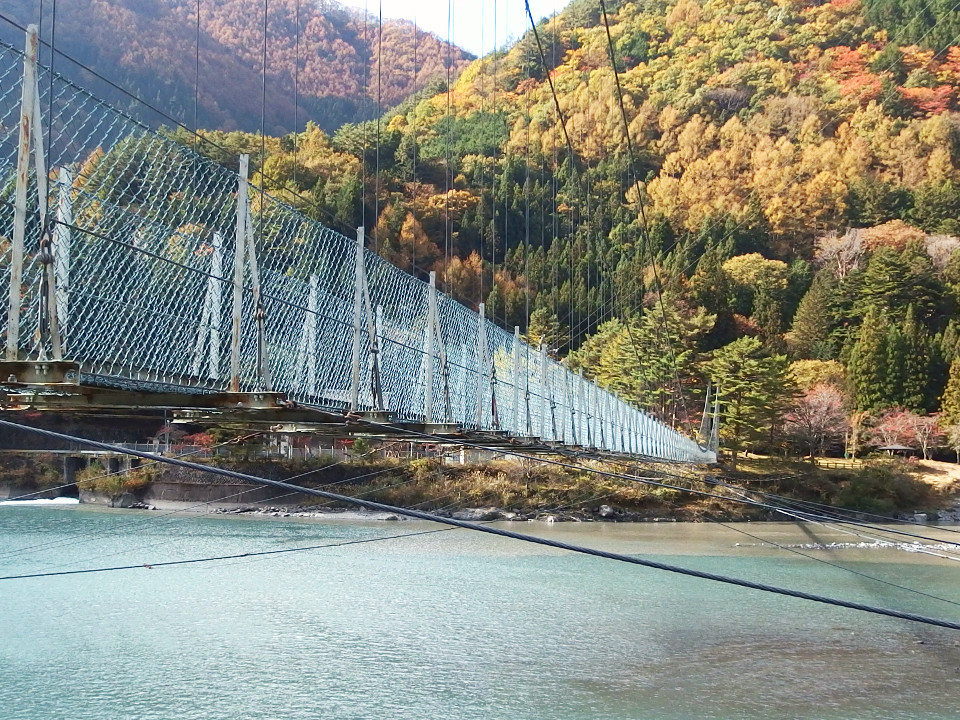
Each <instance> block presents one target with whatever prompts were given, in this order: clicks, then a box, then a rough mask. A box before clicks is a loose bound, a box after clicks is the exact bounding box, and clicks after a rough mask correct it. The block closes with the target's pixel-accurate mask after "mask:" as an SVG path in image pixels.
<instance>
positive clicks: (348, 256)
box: [0, 27, 716, 463]
mask: <svg viewBox="0 0 960 720" xmlns="http://www.w3.org/2000/svg"><path fill="white" fill-rule="evenodd" d="M18 95H19V98H18ZM41 108H46V110H47V116H46V118H44V116H42V114H41ZM44 120H46V123H47V131H48V132H47V136H48V143H47V147H44V138H43V135H44V133H43V132H41V129H42V128H43V126H44ZM15 130H16V132H15ZM31 159H32V163H31ZM48 167H49V168H50V169H53V170H54V171H53V173H52V174H51V173H50V172H49V170H48ZM248 173H249V157H248V156H241V157H240V161H239V171H232V170H229V169H227V168H225V167H222V166H221V165H218V164H217V163H215V162H213V161H212V160H210V159H208V158H205V157H203V156H201V155H199V154H198V153H196V152H194V151H193V150H191V149H190V148H187V147H184V146H182V145H180V144H178V143H176V142H174V141H173V140H172V139H171V138H169V137H167V136H166V135H164V134H163V133H162V132H157V131H154V130H152V129H151V128H149V127H147V126H146V125H144V124H142V123H140V122H138V121H136V120H135V119H133V118H132V117H130V116H128V115H126V114H124V113H123V112H121V111H119V110H117V109H115V108H112V107H110V106H109V105H107V104H106V103H104V102H102V101H100V100H99V99H97V98H96V97H94V96H93V95H92V94H90V93H89V92H87V91H85V90H83V89H82V88H80V87H78V86H76V85H74V84H73V83H72V82H71V81H69V80H67V79H65V78H64V77H62V76H60V75H58V74H51V72H50V71H49V69H47V68H45V67H43V66H42V65H40V64H38V62H37V33H36V28H35V27H31V28H30V29H29V30H28V33H27V43H26V50H25V51H20V50H17V49H16V48H13V47H10V46H7V45H0V178H2V179H3V181H4V187H5V188H7V189H11V188H12V189H13V190H14V202H13V203H12V204H11V203H10V202H9V201H8V200H6V198H7V197H9V192H5V193H4V195H3V196H2V197H0V266H2V269H3V272H0V293H3V291H4V290H6V294H7V296H8V305H7V312H6V314H5V316H3V317H0V329H2V332H3V334H4V336H5V340H6V343H5V347H6V351H5V359H4V360H3V361H2V362H0V409H3V410H7V411H13V410H22V409H31V410H42V411H57V412H74V413H84V414H104V415H120V416H130V415H145V416H150V417H154V416H157V415H158V414H159V415H162V414H164V413H173V416H174V417H176V418H179V419H182V420H186V421H192V422H197V423H218V424H219V423H237V424H243V425H244V426H262V427H272V428H281V429H283V430H284V431H288V432H294V431H303V432H313V433H328V434H337V435H343V434H350V433H354V434H367V435H382V436H388V435H394V436H396V435H402V436H404V438H405V439H416V438H417V437H422V438H424V439H426V438H427V437H428V436H429V437H430V438H432V440H431V441H432V442H436V441H437V440H436V436H440V437H442V438H445V439H449V441H450V442H451V443H455V442H468V441H469V442H472V443H477V444H479V445H483V446H484V447H505V446H509V447H513V448H523V449H525V450H529V451H535V452H551V453H557V452H564V453H571V454H589V455H602V454H622V455H630V456H638V457H646V458H650V459H655V460H659V461H668V462H679V463H711V462H714V461H715V459H716V444H715V443H716V433H715V430H714V431H710V430H709V428H707V430H706V432H705V435H704V437H705V440H704V443H703V445H702V446H701V445H699V444H698V443H697V442H695V441H694V440H692V439H691V438H688V437H686V436H684V435H682V434H680V433H679V432H677V431H675V430H674V429H672V428H670V427H668V426H666V425H664V424H663V423H660V422H658V421H657V420H655V419H654V418H653V417H651V416H650V415H649V414H647V413H645V412H643V411H642V410H639V409H637V408H635V407H633V406H631V405H629V404H628V403H626V402H624V401H623V400H622V399H621V398H619V397H617V396H616V394H613V393H610V392H607V391H605V390H603V389H602V388H600V387H599V386H598V385H597V384H596V383H595V382H590V381H588V380H587V379H585V378H584V377H583V375H582V374H574V373H572V372H570V371H569V370H568V369H567V368H566V367H564V366H563V365H562V364H561V363H558V362H556V361H554V360H553V359H552V358H550V357H549V356H548V354H547V352H546V348H545V347H543V346H541V347H539V348H533V347H531V346H529V345H527V344H526V343H524V342H522V340H521V339H520V333H519V328H514V332H513V333H508V332H506V331H504V330H503V329H501V328H499V327H497V326H496V325H494V324H493V323H491V322H489V321H488V320H487V319H486V316H485V312H484V307H483V305H481V306H480V309H479V313H474V312H472V311H470V310H468V309H467V308H466V307H464V306H463V305H460V304H459V303H457V302H456V301H454V300H452V299H451V298H449V297H447V296H446V295H444V294H442V293H439V292H438V291H437V288H436V281H435V276H434V275H433V274H432V273H431V276H430V281H429V283H424V282H422V281H420V280H418V279H416V278H414V277H411V276H409V275H407V274H406V273H404V272H402V271H401V270H399V269H398V268H396V267H394V266H393V265H391V264H389V263H388V262H386V261H385V260H383V259H382V258H380V257H379V256H377V255H375V254H374V253H371V252H369V251H368V250H366V248H365V233H364V229H363V228H358V229H357V235H356V238H354V239H351V238H347V237H345V236H343V235H341V234H339V233H337V232H335V231H333V230H331V229H330V228H327V227H325V226H324V225H322V224H320V223H318V222H316V221H313V220H311V219H309V218H307V217H306V216H304V215H302V214H301V213H299V212H297V211H296V210H295V209H294V208H292V207H290V206H289V205H287V204H285V203H283V202H282V201H280V200H278V199H277V198H275V197H272V196H271V195H269V194H268V193H266V192H265V191H264V190H263V189H262V188H259V187H255V186H252V185H251V184H250V182H249V180H248ZM51 176H52V177H54V178H55V181H54V182H52V183H51V182H48V178H50V177H51ZM231 257H232V259H233V263H232V266H231V265H230V263H229V259H230V258H231ZM228 303H229V305H230V306H229V308H228V307H227V306H228ZM714 425H715V423H714ZM702 432H703V431H702Z"/></svg>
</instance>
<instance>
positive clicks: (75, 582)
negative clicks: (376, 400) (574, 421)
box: [0, 506, 960, 720]
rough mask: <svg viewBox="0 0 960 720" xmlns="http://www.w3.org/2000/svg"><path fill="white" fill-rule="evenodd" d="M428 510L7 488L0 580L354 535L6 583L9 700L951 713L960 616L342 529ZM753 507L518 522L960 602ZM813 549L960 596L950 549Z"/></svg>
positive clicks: (143, 712) (764, 574)
mask: <svg viewBox="0 0 960 720" xmlns="http://www.w3.org/2000/svg"><path fill="white" fill-rule="evenodd" d="M432 527H433V526H430V525H428V524H425V523H415V522H384V521H360V520H352V521H347V520H344V519H332V520H289V519H288V520H275V519H269V518H252V517H247V516H199V517H198V516H185V515H183V514H176V513H174V514H164V513H161V512H136V511H106V510H95V509H90V508H87V507H86V506H72V507H69V506H67V507H61V506H55V507H23V506H19V507H16V506H14V507H11V506H2V507H0V576H8V575H13V574H21V573H32V572H51V571H62V570H72V569H81V568H95V567H104V566H117V565H126V564H137V565H141V564H150V565H152V564H154V563H159V562H163V561H170V560H183V559H190V558H201V557H208V556H221V555H233V554H239V553H248V552H263V551H267V550H277V549H286V548H290V547H298V546H305V545H329V544H340V545H339V546H337V547H327V548H323V549H316V550H311V551H306V552H295V553H288V554H279V555H270V556H262V557H255V558H251V557H247V558H242V559H235V560H229V561H219V562H212V563H202V564H194V565H179V566H174V567H153V568H147V567H141V568H138V569H135V570H126V571H117V572H105V573H92V574H82V575H66V576H56V577H45V578H35V579H21V580H3V581H0V621H2V626H0V628H2V629H0V717H2V718H4V720H40V719H43V720H49V719H53V718H56V719H60V718H64V719H67V718H68V719H69V720H88V719H89V720H107V719H109V720H114V719H116V720H121V719H123V720H130V719H132V718H136V719H138V720H188V719H189V720H194V719H200V720H208V719H209V720H225V719H227V718H230V719H233V718H284V719H299V718H348V719H356V720H360V719H364V720H366V719H369V720H374V719H376V720H384V719H406V718H410V719H414V718H416V719H432V718H444V719H450V720H461V719H462V720H467V719H471V720H472V719H477V720H479V719H481V718H482V719H484V720H487V719H493V718H509V719H511V720H519V719H530V720H540V719H543V720H547V719H549V720H573V719H575V718H576V719H580V718H584V719H585V718H598V719H599V718H604V719H618V718H643V719H644V720H658V719H664V720H667V719H670V720H675V719H677V720H679V719H681V718H683V719H687V718H690V719H693V718H698V719H699V718H716V719H722V720H727V719H731V720H733V719H737V720H753V719H754V718H756V719H760V718H763V719H767V718H818V719H822V720H833V719H839V718H870V719H871V720H872V719H875V718H887V719H893V718H924V719H934V718H944V719H946V718H951V719H952V718H955V717H957V712H958V710H957V707H958V704H960V632H957V631H951V630H942V629H937V628H931V627H927V626H922V625H918V624H915V623H910V622H906V621H901V620H895V619H890V618H884V617H877V616H872V615H867V614H865V613H862V612H857V611H852V610H846V609H840V608H834V607H829V606H824V605H818V604H813V603H809V602H805V601H801V600H796V599H792V598H786V597H780V596H774V595H768V594H764V593H761V592H758V591H753V590H745V589H739V588H735V587H730V586H724V585H720V584H717V583H713V582H709V581H705V580H699V579H693V578H687V577H682V576H677V575H672V574H669V573H665V572H662V571H656V570H651V569H647V568H642V567H636V566H632V565H626V564H623V563H618V562H613V561H609V560H603V559H598V558H593V557H585V556H580V555H574V554H571V553H567V552H561V551H554V550H551V549H548V548H543V547H537V546H532V545H527V544H522V543H519V542H516V541H511V540H506V539H502V538H496V537H490V536H484V535H480V534H476V533H471V532H469V531H465V530H452V531H445V532H439V533H435V534H428V535H418V536H412V537H406V538H395V539H383V540H379V541H376V542H370V543H362V544H352V545H343V544H342V543H345V542H352V541H356V540H363V539H371V538H385V537H386V536H391V535H398V534H405V533H411V532H417V531H422V530H427V529H431V528H432ZM737 527H738V529H739V530H740V531H741V532H737V531H735V530H733V529H729V528H726V527H721V526H718V525H707V524H681V523H650V524H640V525H615V524H599V523H597V524H594V523H590V524H586V523H585V524H575V523H562V524H561V523H557V524H553V525H547V524H545V523H522V524H513V525H511V528H512V529H515V530H518V531H521V532H530V533H535V534H539V535H544V536H548V537H552V538H557V539H560V540H564V541H567V542H574V543H580V544H583V545H588V546H591V547H597V548H602V549H605V550H613V551H617V552H622V553H635V554H642V555H643V556H645V557H650V558H654V559H657V560H660V561H663V562H667V563H673V564H677V565H683V566H686V567H692V568H699V569H705V570H709V571H711V572H716V573H725V574H729V575H735V576H738V577H742V578H747V579H750V580H754V581H758V582H764V583H770V584H776V585H781V586H788V587H791V588H798V589H803V590H807V591H809V592H814V593H821V594H825V595H831V596H835V597H841V598H844V599H848V600H856V601H860V602H865V603H870V604H875V605H883V606H886V607H893V608H898V609H902V610H908V611H911V612H918V613H923V614H927V615H932V616H937V617H941V618H944V619H950V620H953V621H958V620H960V607H958V606H957V605H955V604H949V603H945V602H943V601H941V600H935V599H933V598H930V597H925V596H921V595H917V594H915V593H911V592H908V591H906V590H901V589H897V588H894V587H892V586H890V585H883V584H880V583H878V582H875V581H873V580H870V579H868V578H866V577H863V576H862V575H857V574H854V573H851V572H848V571H847V570H846V569H843V568H839V567H832V566H828V565H825V564H823V563H821V562H816V561H813V560H809V559H807V558H804V557H800V556H798V555H796V554H792V553H789V552H785V551H783V550H780V549H778V548H776V547H772V546H769V545H761V544H760V543H759V541H758V540H757V539H755V538H751V537H748V536H747V535H744V534H742V532H748V533H751V534H753V535H755V536H757V537H763V538H764V539H767V540H774V541H776V542H779V543H790V544H799V543H809V542H812V541H814V540H823V541H833V540H839V541H842V542H850V541H851V540H855V538H851V536H849V535H846V534H843V533H840V532H838V531H835V530H827V529H825V528H821V527H817V526H811V527H808V528H807V529H801V528H799V527H796V526H793V525H789V524H762V523H753V524H747V525H740V526H737ZM923 532H929V533H937V532H940V533H941V534H943V533H944V531H938V530H936V529H932V528H931V529H924V530H923ZM943 537H946V538H950V537H951V536H949V535H946V534H943ZM956 537H957V536H953V539H955V538H956ZM809 552H810V554H813V555H814V556H816V557H818V558H821V559H824V560H829V561H830V562H833V563H837V564H840V565H843V566H844V567H845V568H847V567H848V568H852V569H854V570H856V572H857V573H862V574H866V575H871V576H877V577H880V578H882V579H885V580H887V581H888V582H893V583H897V584H899V585H902V586H905V587H909V588H915V589H920V590H922V591H923V592H925V593H928V594H931V595H937V596H941V597H944V598H947V599H951V600H960V593H958V592H957V591H958V588H960V563H958V562H957V561H954V560H950V559H944V558H939V557H935V556H932V555H923V554H916V553H906V552H902V551H898V550H894V549H855V548H845V549H839V550H833V551H825V550H811V551H809ZM941 554H942V553H941ZM955 554H956V555H958V556H960V552H957V553H955Z"/></svg>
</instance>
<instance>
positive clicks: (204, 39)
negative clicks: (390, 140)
mask: <svg viewBox="0 0 960 720" xmlns="http://www.w3.org/2000/svg"><path fill="white" fill-rule="evenodd" d="M297 4H298V1H297V0H270V2H269V4H268V42H267V65H268V74H267V91H266V92H267V98H266V99H267V102H266V105H267V108H266V130H267V132H268V133H270V134H273V135H283V134H286V133H290V132H293V131H294V130H295V129H297V128H296V127H295V122H296V124H297V125H298V126H299V128H300V129H302V128H303V127H304V125H305V124H306V121H307V120H312V121H314V122H315V123H316V124H317V125H319V126H320V127H322V128H324V129H326V130H328V131H332V130H334V129H336V128H337V127H339V126H340V125H342V124H343V123H345V122H355V121H358V120H365V119H371V118H373V117H375V116H376V114H377V58H376V56H377V47H378V33H377V24H376V21H375V19H373V18H368V19H367V20H365V19H364V17H363V14H362V13H358V12H357V11H354V10H352V9H348V8H343V7H341V6H340V5H339V4H338V3H336V2H328V1H325V0H321V1H319V2H317V1H316V0H299V5H300V9H299V20H300V30H301V31H300V40H299V63H298V62H297V58H298V47H297V44H298V43H297ZM52 5H53V3H46V4H44V8H43V12H44V17H43V18H41V17H40V3H39V0H7V1H6V2H4V3H3V4H2V9H0V14H2V15H3V16H4V17H6V18H10V19H12V20H14V21H15V22H17V23H19V24H21V25H27V24H29V23H40V24H41V30H42V35H43V38H44V39H46V40H49V38H50V35H51V29H52V25H53V23H52V18H51V12H52ZM262 8H263V3H262V2H257V1H254V0H201V2H200V57H199V69H200V83H199V91H198V92H197V84H196V82H195V81H196V74H197V42H196V40H197V20H196V9H197V3H196V0H71V1H70V2H62V3H60V4H59V6H58V8H57V24H56V43H57V48H58V49H59V50H61V51H63V52H64V53H66V54H68V55H70V56H71V57H73V58H76V59H77V60H78V61H80V62H82V63H84V64H86V65H88V66H90V67H91V68H93V69H94V70H95V71H97V72H99V73H101V74H103V75H105V76H106V77H108V78H109V79H111V80H112V81H114V82H116V83H117V84H119V85H121V86H122V87H124V88H125V89H127V90H129V91H130V92H133V93H135V94H136V95H138V96H140V97H142V98H143V99H145V100H147V101H148V102H150V103H152V104H155V105H157V106H158V107H160V108H161V109H162V110H163V111H164V112H166V113H168V114H169V115H171V116H173V117H175V118H177V119H178V120H180V121H181V122H183V123H185V124H187V125H189V126H191V127H192V126H193V125H194V120H195V119H196V123H197V125H198V126H199V127H204V128H215V129H220V130H246V131H253V130H259V128H260V106H261V84H262V78H261V64H262V53H263V44H262V43H263V40H262V37H263V35H262V32H263V30H262V28H263V16H262ZM415 33H416V39H415V37H414V35H415ZM0 39H3V40H5V41H7V42H10V43H12V44H14V45H16V46H17V47H19V46H20V45H21V44H22V42H23V39H22V35H21V33H20V31H19V30H17V29H16V28H15V27H13V26H12V25H11V24H10V23H8V22H4V21H2V20H0ZM382 49H383V58H384V62H383V72H382V74H381V77H380V97H381V105H382V108H383V109H387V108H390V107H392V106H394V105H396V104H397V103H399V102H401V101H402V100H403V99H404V98H406V97H408V96H409V95H410V94H411V93H413V92H415V91H416V90H419V89H422V88H424V87H426V86H427V85H429V83H430V82H431V81H433V80H435V79H438V78H445V77H446V66H445V63H446V61H447V54H448V51H447V45H446V43H445V42H444V41H443V40H442V39H440V38H438V37H437V36H436V35H433V34H429V33H426V32H424V31H422V30H418V29H416V28H415V27H414V25H413V24H412V23H410V22H408V21H403V20H384V23H383V37H382ZM415 53H416V77H414V54H415ZM450 56H451V60H452V64H453V71H454V75H456V74H457V73H459V71H460V70H461V69H462V68H463V67H464V66H465V64H466V63H467V61H468V60H469V58H470V55H469V54H468V53H466V52H465V51H464V50H462V49H461V48H459V47H456V46H454V47H453V48H452V50H451V52H450ZM45 62H46V60H45ZM298 66H299V72H297V68H298ZM57 69H58V70H59V71H60V72H63V73H65V74H67V75H68V76H70V77H76V78H82V77H83V75H86V74H85V73H81V72H80V71H79V70H78V68H76V67H75V66H72V65H71V64H69V63H66V62H65V61H63V60H62V59H61V60H59V61H58V67H57ZM82 81H83V82H84V84H86V85H91V84H93V85H95V86H96V87H95V89H96V91H97V92H98V94H101V95H103V96H105V97H106V99H108V100H110V101H111V102H115V103H118V104H119V105H120V106H121V107H125V108H129V109H130V110H131V111H133V112H135V114H139V109H138V108H134V107H132V106H131V100H130V99H129V98H125V97H123V96H122V95H121V94H119V93H117V91H115V90H108V89H107V88H104V87H102V86H100V85H99V84H98V83H96V82H94V81H93V80H92V79H91V78H90V77H85V78H83V80H82ZM297 87H299V93H296V92H295V88H297ZM297 94H299V101H298V102H296V103H295V98H296V97H297ZM195 98H198V99H199V111H198V112H197V114H196V118H195V116H194V102H195ZM148 121H149V122H151V124H154V123H157V122H161V121H160V120H159V119H158V118H155V117H154V118H149V119H148ZM168 124H169V122H168Z"/></svg>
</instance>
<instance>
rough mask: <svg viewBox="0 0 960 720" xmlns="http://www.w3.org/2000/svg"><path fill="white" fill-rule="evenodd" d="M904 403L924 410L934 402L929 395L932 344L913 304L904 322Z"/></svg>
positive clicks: (907, 406)
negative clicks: (918, 319)
mask: <svg viewBox="0 0 960 720" xmlns="http://www.w3.org/2000/svg"><path fill="white" fill-rule="evenodd" d="M902 337H903V376H902V377H903V379H902V383H901V385H900V387H901V388H902V394H901V400H902V403H901V404H902V405H903V406H904V407H906V408H908V409H910V410H914V411H917V412H923V411H926V410H928V409H929V408H930V405H931V404H932V403H931V402H930V398H928V396H927V389H928V387H929V385H930V361H931V356H930V353H931V350H932V348H931V346H930V339H929V337H928V336H927V331H926V329H925V328H924V327H923V326H922V325H920V323H919V322H918V321H917V317H916V312H915V311H914V309H913V306H912V305H911V306H910V307H908V308H907V317H906V319H905V320H904V322H903V333H902Z"/></svg>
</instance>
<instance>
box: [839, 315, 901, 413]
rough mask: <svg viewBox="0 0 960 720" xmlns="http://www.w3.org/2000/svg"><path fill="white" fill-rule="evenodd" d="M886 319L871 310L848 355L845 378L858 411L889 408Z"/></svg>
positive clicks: (884, 316)
mask: <svg viewBox="0 0 960 720" xmlns="http://www.w3.org/2000/svg"><path fill="white" fill-rule="evenodd" d="M886 322H887V321H886V315H885V314H884V313H881V312H880V311H879V310H877V309H876V308H875V307H871V308H870V309H869V310H868V311H867V314H866V316H865V317H864V318H863V324H862V325H861V327H860V336H859V337H858V338H857V341H856V342H855V343H854V345H853V348H852V349H851V351H850V360H849V361H848V363H847V374H848V377H849V378H850V385H851V389H852V391H853V396H854V400H855V401H856V406H857V409H858V410H878V409H880V408H883V407H889V406H890V405H891V404H892V403H890V402H889V400H888V399H887V393H886V389H887V384H886V381H887V331H886V328H885V327H884V326H885V325H886Z"/></svg>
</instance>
